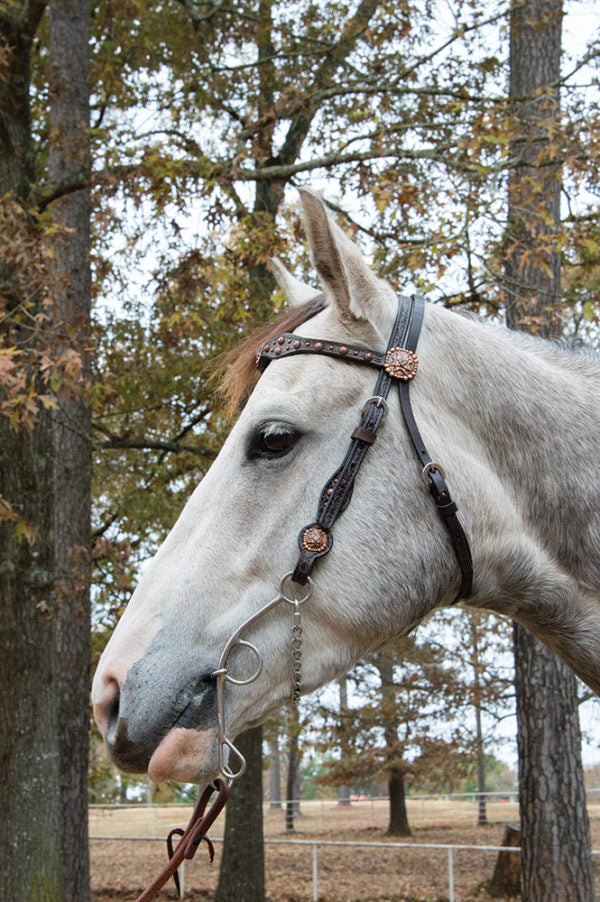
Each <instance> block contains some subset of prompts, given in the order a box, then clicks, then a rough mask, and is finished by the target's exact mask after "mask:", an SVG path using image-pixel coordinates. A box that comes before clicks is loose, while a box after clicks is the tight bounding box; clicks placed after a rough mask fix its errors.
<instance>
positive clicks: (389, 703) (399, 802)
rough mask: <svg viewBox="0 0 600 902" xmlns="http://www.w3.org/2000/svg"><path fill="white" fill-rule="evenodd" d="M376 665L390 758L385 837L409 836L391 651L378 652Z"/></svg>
mask: <svg viewBox="0 0 600 902" xmlns="http://www.w3.org/2000/svg"><path fill="white" fill-rule="evenodd" d="M375 664H376V667H377V669H378V670H379V675H380V677H381V696H382V718H383V730H384V736H385V741H386V745H387V755H388V758H389V762H390V763H389V771H388V792H389V799H390V819H389V822H388V828H387V830H386V834H387V835H388V836H411V835H412V833H411V829H410V826H409V823H408V811H407V810H406V794H405V792H404V774H403V771H402V767H401V765H400V762H399V761H398V751H397V746H398V724H397V718H396V700H395V693H394V659H393V657H392V655H391V654H389V653H388V654H386V653H384V652H380V653H379V654H378V655H376V656H375Z"/></svg>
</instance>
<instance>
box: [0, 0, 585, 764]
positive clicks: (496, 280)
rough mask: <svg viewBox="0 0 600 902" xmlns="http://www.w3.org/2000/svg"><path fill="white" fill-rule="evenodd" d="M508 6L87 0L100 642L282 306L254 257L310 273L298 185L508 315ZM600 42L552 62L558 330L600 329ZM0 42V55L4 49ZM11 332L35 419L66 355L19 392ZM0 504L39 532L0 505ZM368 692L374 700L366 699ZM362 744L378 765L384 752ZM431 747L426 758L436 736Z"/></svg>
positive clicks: (41, 229)
mask: <svg viewBox="0 0 600 902" xmlns="http://www.w3.org/2000/svg"><path fill="white" fill-rule="evenodd" d="M509 6H510V4H509V3H508V2H506V3H504V2H497V3H495V4H489V5H481V4H475V3H472V2H467V0H457V2H455V3H454V4H452V5H451V6H450V7H449V6H447V5H442V4H440V3H438V2H432V3H427V4H416V5H415V4H412V5H411V4H408V3H405V2H401V3H387V2H376V0H362V2H360V0H356V2H355V3H352V4H349V3H346V2H340V0H327V2H325V3H319V4H316V3H313V2H311V0H302V2H299V3H296V4H293V5H291V6H290V4H285V3H282V2H278V0H252V2H250V0H244V2H241V3H238V4H236V6H235V8H234V7H232V6H230V5H227V4H224V3H222V2H216V0H215V2H206V3H197V2H195V0H159V2H153V3H150V2H148V0H127V2H124V3H116V2H115V0H100V2H98V3H97V4H96V5H95V8H94V18H93V35H92V43H91V49H92V71H91V76H92V86H93V99H94V102H93V120H92V126H93V127H92V132H91V134H92V140H93V164H92V184H93V190H94V211H93V230H94V249H93V265H94V275H95V294H96V313H95V336H94V363H93V370H94V372H93V385H92V387H91V397H92V403H93V409H94V426H93V439H94V451H95V507H94V524H93V528H94V539H95V547H94V565H95V603H96V622H97V625H98V631H97V634H96V635H95V637H94V642H95V643H96V648H95V654H98V653H99V651H100V650H101V647H102V645H103V644H104V643H105V641H106V639H107V636H108V634H109V632H110V630H111V628H112V626H113V625H114V623H115V622H116V619H117V617H118V615H119V614H120V612H121V611H122V610H123V608H124V605H125V604H126V602H127V599H128V597H129V594H130V591H131V589H132V587H133V585H134V583H135V581H136V578H137V575H138V572H139V565H140V562H141V561H142V560H143V559H144V558H146V557H147V556H149V555H150V554H151V553H153V551H154V550H155V549H156V547H157V546H158V544H159V542H160V540H161V539H162V537H163V536H164V535H165V533H166V532H167V531H168V529H169V528H170V526H171V525H172V523H173V522H174V520H175V518H176V516H177V514H178V511H179V510H180V509H181V507H182V505H183V502H184V500H185V498H186V497H187V496H189V494H190V492H191V490H192V489H193V487H194V485H195V484H197V482H198V481H199V479H200V478H201V477H202V475H203V474H204V473H205V472H206V470H207V468H208V466H209V465H210V463H211V461H212V460H213V459H214V456H215V455H216V453H217V452H218V450H219V448H220V446H221V443H222V441H223V438H224V436H225V434H226V431H227V429H228V423H227V422H226V419H225V417H224V416H223V413H222V411H221V409H220V406H219V401H218V398H217V397H216V395H215V392H214V387H213V384H212V383H211V382H210V381H209V379H208V377H207V372H208V370H207V367H210V366H211V365H212V364H213V363H214V360H215V359H216V358H217V357H218V356H219V355H220V353H221V352H222V351H223V350H225V349H227V348H229V347H231V346H232V344H234V343H235V341H236V340H237V338H238V337H239V335H240V334H241V332H242V331H243V329H244V328H245V327H246V326H249V325H252V324H254V323H256V322H258V321H261V320H264V319H265V318H267V317H268V316H270V315H271V313H272V311H273V308H274V307H276V306H278V305H280V304H281V303H282V300H283V299H282V298H281V296H280V295H278V294H276V295H274V297H272V290H273V280H272V277H271V276H270V274H269V272H268V270H267V269H266V264H267V261H268V258H269V257H270V256H272V255H274V254H276V255H279V256H281V257H282V258H284V259H285V260H286V261H287V262H288V264H289V265H290V266H291V268H293V269H294V270H295V271H296V272H297V273H298V274H299V275H304V277H308V278H310V265H309V261H308V260H307V259H306V257H305V256H304V255H303V251H302V236H301V225H300V223H299V217H298V210H297V206H296V202H295V198H294V195H293V193H292V192H291V191H290V189H291V188H294V187H295V186H298V185H312V186H316V187H323V186H324V188H325V193H326V195H327V197H328V199H330V200H331V201H332V205H333V206H334V207H335V208H336V209H337V211H338V213H339V216H340V217H341V219H342V221H343V223H344V225H345V227H346V228H347V229H348V230H349V231H350V232H351V233H352V234H353V235H354V236H355V237H356V238H357V240H359V241H360V242H362V244H363V247H364V249H365V250H366V251H367V252H368V253H369V254H370V255H371V256H372V259H373V261H374V265H375V267H376V268H377V269H378V270H379V272H380V273H381V274H382V275H383V276H385V277H386V278H388V279H389V280H390V281H391V282H392V284H393V285H394V286H397V287H399V288H406V289H409V290H410V289H412V288H418V289H420V290H424V291H427V292H428V294H429V296H430V298H432V299H434V300H437V301H439V302H442V303H446V304H449V305H462V306H466V307H468V308H471V309H475V310H477V311H479V312H482V313H491V314H495V315H498V313H499V312H500V311H501V309H502V304H503V301H504V292H503V283H502V278H503V272H502V270H503V258H504V256H505V255H506V253H507V241H506V226H507V222H506V209H505V203H504V197H505V188H506V182H507V173H508V172H509V171H510V170H511V169H513V168H514V167H516V166H518V165H519V160H518V158H517V156H516V154H515V152H514V148H515V146H517V145H518V139H519V137H522V136H521V135H520V132H519V128H520V125H519V123H518V122H517V121H516V120H515V119H514V117H513V116H512V111H511V109H510V106H509V104H508V101H507V97H506V93H505V91H504V90H501V89H500V88H499V85H501V84H502V83H503V80H505V78H506V72H507V61H508V53H507V24H506V23H507V19H506V16H507V12H508V10H509ZM572 9H573V10H574V11H575V12H577V4H576V3H573V4H572ZM47 41H48V35H47V26H46V24H45V22H44V21H42V23H41V26H40V28H39V29H38V32H37V35H36V38H35V46H34V53H33V56H32V88H31V97H32V105H33V132H34V137H35V148H34V151H35V152H34V160H33V164H32V165H33V177H32V178H31V180H30V182H29V188H28V191H26V192H25V194H24V196H25V197H26V199H23V197H20V198H19V200H18V202H15V200H14V199H12V200H10V201H3V205H2V207H1V209H0V216H1V218H2V226H3V228H2V230H1V231H2V236H3V237H2V239H0V265H2V263H3V262H5V263H6V265H8V264H9V263H10V269H11V271H12V272H18V273H19V274H20V276H19V278H22V279H25V282H23V284H20V285H18V286H16V287H17V288H18V289H19V301H18V303H17V304H16V305H15V304H14V302H13V300H11V299H12V298H14V288H15V286H14V285H6V284H4V283H3V289H2V295H1V297H2V299H3V303H4V304H5V306H4V307H3V308H2V310H0V316H2V317H3V318H4V317H5V316H7V315H8V314H7V310H8V307H7V306H6V305H9V307H10V316H11V317H13V319H14V321H15V322H17V320H19V322H20V323H21V322H28V321H29V317H30V314H31V310H30V308H29V307H28V304H29V301H28V298H30V297H32V296H33V295H34V294H35V292H37V291H38V289H39V287H40V286H44V288H43V292H42V295H43V298H44V300H43V301H42V304H41V306H40V307H39V308H36V312H35V314H34V320H35V323H32V324H31V329H35V330H38V332H40V333H44V330H47V329H48V324H47V322H46V321H45V320H44V303H46V300H45V299H46V298H47V299H48V300H51V295H52V291H51V286H49V283H48V272H47V269H48V266H47V263H48V258H49V255H51V253H52V251H51V248H50V246H49V245H48V243H46V242H45V241H44V240H43V238H42V237H41V236H42V235H48V236H50V237H51V233H50V232H49V231H48V226H49V219H48V214H47V211H49V210H50V208H51V206H52V202H53V200H54V199H56V198H58V197H60V196H61V195H62V194H64V193H66V192H68V191H69V190H72V188H73V187H74V186H76V185H75V182H76V180H75V182H74V181H73V180H71V181H70V182H65V183H58V184H54V183H53V184H50V183H49V182H48V180H47V178H46V176H45V167H46V162H47V156H48V140H49V124H48V118H47V109H48V96H49V56H48V49H47ZM598 53H599V50H598V46H597V44H596V43H594V42H593V40H590V41H589V42H588V44H587V46H585V47H583V48H581V49H579V50H578V51H577V54H573V55H572V56H571V57H568V56H567V57H566V58H565V66H564V75H563V77H562V78H561V84H560V89H561V92H562V101H563V110H564V113H563V120H562V123H561V124H560V125H559V126H558V127H556V128H555V130H554V131H553V133H552V135H551V142H550V145H549V149H548V151H547V154H548V160H551V161H553V162H557V161H558V162H560V164H561V165H562V167H563V181H564V186H565V190H564V193H565V206H564V215H563V222H562V231H561V235H560V241H561V250H562V255H563V286H564V323H565V332H566V333H567V334H569V335H575V334H579V335H582V336H583V337H584V338H585V339H587V340H594V339H595V336H596V334H597V325H598V305H597V297H598V273H599V259H598V248H599V247H600V236H599V235H598V178H597V172H598V165H597V158H598V141H597V135H598V133H599V130H598V113H599V108H598V93H597V63H598ZM3 54H4V55H0V65H5V56H6V48H5V47H4V49H3ZM84 177H86V176H85V174H82V176H81V178H84ZM284 204H285V205H284ZM9 257H10V259H9ZM11 261H12V262H11ZM15 261H16V262H18V264H19V265H18V266H17V265H14V262H15ZM32 261H33V263H34V265H32ZM36 297H38V295H36ZM3 322H5V320H4V319H3ZM6 336H7V337H6V344H5V345H3V347H2V349H1V353H0V386H1V387H2V388H3V391H4V393H3V395H2V405H3V411H4V413H6V414H7V415H9V416H10V417H12V418H13V420H14V422H15V425H23V426H26V424H27V421H28V418H29V419H30V418H31V417H33V416H35V414H36V411H37V410H39V409H40V407H43V406H44V405H45V404H51V403H52V400H51V398H52V393H53V392H54V391H56V390H57V389H58V388H59V387H60V386H66V387H68V385H69V384H75V383H77V381H78V379H79V372H78V365H79V364H78V361H77V359H75V358H73V357H70V358H68V359H62V360H61V359H60V355H58V354H57V353H54V354H52V355H51V354H49V353H46V354H45V356H44V347H45V344H44V342H45V339H44V338H43V337H42V340H40V341H38V343H37V346H36V347H37V348H39V350H36V352H35V353H36V354H37V355H38V358H37V361H36V367H37V370H38V373H39V377H38V380H37V381H36V383H35V385H33V383H32V382H31V377H30V376H29V375H28V370H27V366H26V365H29V362H30V361H29V360H28V357H27V355H28V354H30V353H31V347H32V346H33V345H32V344H31V343H29V344H25V345H23V344H21V345H19V346H17V344H16V343H15V341H14V340H13V338H12V337H11V333H6ZM17 421H18V422H17ZM0 516H3V517H5V518H9V519H11V520H12V521H13V522H14V528H15V529H17V530H20V531H21V534H22V535H23V537H28V536H30V535H31V533H30V532H29V531H28V530H29V526H28V525H27V523H25V522H23V521H22V518H19V516H18V513H17V512H15V511H13V510H12V509H11V508H10V507H8V506H7V505H6V503H4V504H2V503H1V501H0ZM413 651H414V649H412V650H410V652H409V651H407V650H404V652H403V653H405V652H406V653H407V654H408V661H407V665H406V667H407V671H406V677H404V676H403V677H402V679H403V680H404V679H405V678H406V679H407V680H408V681H409V682H410V679H411V678H410V675H409V674H410V672H411V671H410V668H411V667H412V666H413V665H412V663H411V661H410V655H411V654H413ZM415 654H416V652H415ZM431 654H432V655H434V654H439V655H440V661H442V658H443V649H439V650H434V649H433V646H432V648H431ZM463 663H464V666H465V667H468V666H469V663H468V662H466V661H465V662H463ZM430 665H431V666H433V665H432V664H431V661H430ZM365 666H367V665H365ZM414 666H415V667H417V664H415V665H414ZM427 666H429V665H427ZM369 667H370V668H371V672H372V667H373V665H369ZM440 667H441V669H442V670H443V669H444V668H443V666H442V665H441V664H440ZM456 667H457V668H458V664H457V665H456ZM436 679H437V678H436ZM415 683H416V684H418V679H416V678H415ZM488 689H491V684H490V685H489V686H488ZM416 691H417V692H418V691H419V690H418V685H417V689H416ZM502 691H504V689H502ZM399 692H400V690H396V689H395V690H394V696H397V695H398V694H399ZM461 692H462V693H463V694H462V701H461V704H472V697H471V698H469V692H468V690H467V689H466V688H464V687H463V689H462V690H461ZM415 697H417V696H415ZM395 700H396V701H400V699H397V698H395ZM372 701H373V699H371V698H369V694H368V693H367V696H366V698H365V702H364V704H365V716H366V713H367V708H368V707H369V704H370V703H371V702H372ZM497 701H498V700H497ZM404 703H405V702H404V700H403V699H402V704H404ZM457 704H458V702H457ZM425 710H430V713H431V712H432V711H433V709H432V708H431V709H425ZM353 716H354V715H353ZM415 717H416V719H417V720H419V715H418V712H415ZM379 729H380V731H381V728H379ZM373 730H376V727H375V726H374V725H373ZM367 732H368V730H367V728H366V727H365V737H363V738H365V741H366V735H367ZM410 735H412V734H410ZM446 739H448V737H446ZM404 741H405V742H406V745H405V748H406V753H407V755H408V758H409V759H410V762H411V763H410V767H411V772H412V773H413V774H414V775H415V776H414V779H416V774H417V770H418V764H417V762H418V760H419V755H420V754H421V751H422V753H423V754H425V747H424V746H423V749H422V750H421V751H420V746H419V748H417V746H416V745H415V746H414V747H413V746H411V744H410V742H411V740H410V736H409V738H407V739H406V740H403V742H404ZM454 743H456V744H457V748H461V749H463V750H466V749H467V748H468V740H467V738H466V737H465V736H464V735H463V736H460V737H451V738H450V747H452V745H453V744H454ZM471 748H472V745H471ZM373 754H374V755H376V756H377V755H379V759H380V764H381V762H382V760H383V759H381V753H380V752H377V753H373ZM428 754H429V755H430V758H429V761H430V763H429V767H431V768H433V767H434V765H433V758H434V755H435V750H434V744H433V745H432V746H431V748H430V749H429V752H428ZM403 757H404V752H403ZM457 768H458V765H457ZM459 770H460V768H458V771H459ZM458 771H457V772H458Z"/></svg>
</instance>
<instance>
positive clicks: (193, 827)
mask: <svg viewBox="0 0 600 902" xmlns="http://www.w3.org/2000/svg"><path fill="white" fill-rule="evenodd" d="M424 307H425V304H424V301H423V299H422V298H421V297H419V296H418V295H414V296H412V297H406V296H404V295H400V296H399V298H398V312H397V315H396V320H395V322H394V327H393V329H392V333H391V335H390V339H389V342H388V347H387V350H386V352H385V354H381V353H379V352H377V351H372V350H370V349H369V348H362V347H358V346H352V345H346V344H342V343H340V342H336V341H323V340H321V339H315V338H305V337H304V336H301V335H296V334H295V333H293V332H283V333H280V334H278V335H276V336H275V337H274V338H272V339H270V340H269V341H267V342H266V343H265V344H264V345H262V346H261V348H260V349H259V351H258V354H257V358H256V365H257V367H258V369H259V370H260V371H261V372H263V371H264V370H265V369H266V367H267V366H268V364H269V363H270V362H271V361H272V360H279V359H282V358H284V357H290V356H292V355H293V354H324V355H326V356H328V357H335V358H337V359H338V360H344V361H348V362H351V363H357V364H361V365H364V366H370V367H374V368H376V369H378V370H379V373H378V376H377V381H376V383H375V388H374V390H373V395H372V396H371V397H370V398H368V399H367V401H366V402H365V404H364V406H363V409H362V413H361V420H360V423H359V425H358V426H357V427H356V429H355V430H354V432H353V433H352V436H351V441H350V446H349V448H348V451H347V453H346V456H345V458H344V460H343V462H342V464H341V465H340V466H339V467H338V469H337V470H336V471H335V473H334V474H333V476H331V478H330V479H329V480H328V481H327V483H326V484H325V486H324V488H323V490H322V492H321V496H320V499H319V505H318V510H317V516H316V519H315V520H314V522H312V523H309V524H308V525H307V526H305V527H304V528H303V529H302V530H301V531H300V534H299V536H298V546H299V549H300V554H299V557H298V560H297V562H296V567H295V569H294V570H293V572H291V573H289V574H286V576H284V577H283V579H282V581H281V584H280V589H279V594H278V595H277V596H276V597H275V598H274V599H273V600H272V601H271V602H269V603H268V604H267V605H265V606H264V608H262V609H261V610H260V611H258V612H257V613H256V614H254V615H253V616H252V617H250V618H249V619H248V620H247V621H246V622H245V623H244V624H242V626H241V627H240V628H239V629H238V630H236V632H235V633H234V634H233V636H232V637H231V638H230V640H229V642H228V643H227V645H226V646H225V649H224V650H223V653H222V655H221V660H220V663H219V669H218V670H217V671H215V674H214V676H215V678H216V679H217V696H218V700H219V702H218V710H219V716H218V720H219V761H220V767H221V773H222V775H223V776H224V777H225V779H222V778H221V777H219V778H218V779H216V780H215V781H214V782H213V783H211V784H209V785H208V786H206V787H205V788H204V790H203V792H202V794H201V796H200V799H199V800H198V802H197V804H196V807H195V809H194V812H193V814H192V817H191V819H190V821H189V824H188V826H187V828H186V829H185V831H184V830H181V829H179V828H176V829H174V830H171V832H170V833H169V836H168V838H167V848H168V853H169V862H168V863H167V864H166V865H165V867H164V868H163V870H162V871H161V872H160V874H159V875H158V876H157V877H156V879H155V880H154V881H153V882H152V883H151V884H150V886H148V887H147V889H145V890H144V892H143V893H142V894H141V895H140V896H139V897H138V899H137V900H136V902H150V900H151V899H154V898H155V897H156V895H157V894H158V892H159V891H160V889H161V887H163V886H164V885H165V883H166V882H167V881H168V880H169V878H170V877H173V879H174V881H175V885H176V887H177V891H178V893H179V877H178V875H177V868H178V867H179V865H180V864H181V863H182V861H183V860H184V859H190V858H193V857H194V855H195V853H196V851H197V849H198V847H199V846H200V844H201V843H202V841H205V842H206V843H207V845H208V849H209V855H210V860H211V861H212V860H213V856H214V847H213V844H212V842H211V841H210V840H209V839H208V837H207V836H206V832H207V830H208V828H209V827H210V826H211V825H212V823H213V822H214V821H215V820H216V818H217V816H218V815H219V814H220V812H221V811H222V809H223V808H224V806H225V803H226V802H227V798H228V796H229V787H230V785H231V782H232V781H233V780H234V779H236V778H237V777H239V776H241V775H242V773H243V772H244V768H245V762H244V760H243V757H242V756H241V755H240V753H239V752H238V751H237V749H236V748H235V746H234V745H233V744H232V743H231V742H230V741H229V740H228V739H227V738H226V736H225V733H224V712H223V710H222V708H223V683H224V682H225V681H228V682H231V683H234V684H237V685H244V684H245V683H250V682H253V681H254V680H255V679H257V677H258V676H259V675H260V672H261V668H262V662H261V659H260V654H259V652H258V650H257V649H256V648H255V647H254V646H253V645H251V643H249V642H247V641H246V640H243V639H241V635H242V633H243V632H244V630H245V629H246V628H247V627H248V626H250V625H251V623H253V622H254V621H255V620H256V619H258V617H261V616H263V614H264V613H266V612H267V611H269V610H271V609H272V608H273V607H274V606H275V605H277V604H279V603H281V602H288V603H291V604H295V606H296V614H297V615H298V606H299V604H302V603H304V602H305V601H307V600H308V599H309V598H310V594H311V593H312V582H311V580H310V574H311V573H312V570H313V567H314V565H315V563H316V561H317V560H318V559H319V558H320V557H323V556H324V555H326V554H328V552H329V551H330V550H331V548H332V545H333V536H332V532H331V530H332V527H333V524H334V523H335V521H336V520H337V519H338V517H339V516H340V515H341V514H342V513H343V512H344V510H345V509H346V507H347V506H348V504H349V503H350V499H351V497H352V491H353V489H354V482H355V480H356V476H357V474H358V471H359V469H360V466H361V464H362V462H363V460H364V458H365V456H366V454H367V451H368V450H369V448H370V447H371V446H372V445H373V444H374V442H375V440H376V438H377V431H378V429H379V428H380V426H381V424H382V423H383V421H384V416H385V413H386V410H387V398H388V395H389V392H390V389H391V386H392V384H393V383H396V385H397V388H398V396H399V402H400V409H401V411H402V416H403V418H404V423H405V425H406V429H407V432H408V434H409V436H410V439H411V442H412V445H413V448H414V450H415V453H416V455H417V457H418V459H419V461H420V463H421V464H422V477H423V479H424V481H425V483H426V485H428V487H429V491H430V493H431V497H432V498H433V500H434V502H435V505H436V509H437V512H438V514H439V516H440V518H441V520H442V522H443V524H444V526H445V527H446V529H447V530H448V534H449V537H450V540H451V543H452V547H453V549H454V554H455V556H456V560H457V563H458V565H459V568H460V571H461V575H462V578H461V585H460V589H459V592H458V595H457V596H456V598H455V599H454V601H453V602H452V604H456V602H458V601H459V600H460V599H462V598H467V597H468V596H469V595H470V594H471V590H472V584H473V564H472V560H471V551H470V548H469V542H468V539H467V536H466V534H465V531H464V529H463V527H462V525H461V523H460V520H459V519H458V516H457V507H456V504H455V502H454V501H453V500H452V497H451V496H450V491H449V489H448V486H447V484H446V477H445V473H444V471H443V469H442V467H441V466H440V464H439V463H436V462H435V461H433V460H432V458H431V457H430V456H429V454H428V452H427V449H426V448H425V444H424V442H423V439H422V437H421V433H420V432H419V429H418V427H417V424H416V421H415V418H414V414H413V410H412V405H411V402H410V394H409V386H410V383H411V381H412V379H413V378H414V377H415V375H416V373H417V369H418V365H419V361H418V358H417V355H416V349H417V343H418V340H419V335H420V332H421V325H422V323H423V313H424ZM288 579H290V580H291V581H292V582H295V583H299V584H301V585H306V584H307V583H308V585H309V592H308V593H307V595H306V596H305V597H304V598H303V599H300V600H296V599H294V598H291V597H288V594H287V593H286V589H285V585H286V581H287V580H288ZM294 629H298V627H297V626H295V627H294ZM236 644H237V645H244V646H246V647H247V648H249V649H251V651H253V652H254V653H255V655H256V656H257V658H258V660H259V662H260V666H259V668H258V669H257V671H256V673H255V675H254V676H252V677H251V678H250V679H248V680H245V681H240V680H235V679H233V678H231V676H230V675H228V671H227V667H226V662H227V656H228V654H229V651H230V650H231V648H232V647H233V646H234V645H236ZM296 668H297V671H296V672H298V668H299V663H298V661H296ZM296 683H297V686H296V688H295V690H294V698H296V695H297V694H299V688H300V687H299V681H298V677H297V678H296ZM296 689H297V690H298V693H297V692H296ZM224 746H227V747H228V748H229V751H230V752H233V753H234V754H236V755H237V756H238V758H240V759H241V762H242V767H241V769H240V770H239V771H238V772H237V773H233V772H232V771H231V770H229V769H228V768H227V767H226V766H225V765H224V763H223V747H224ZM215 791H216V792H217V797H216V799H215V800H214V802H213V803H212V805H211V807H210V809H209V811H208V812H207V813H206V814H205V809H206V806H207V804H208V801H209V799H210V797H211V795H212V794H213V792H215ZM175 836H178V837H179V842H178V844H177V846H176V848H175V849H173V837H175Z"/></svg>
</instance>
